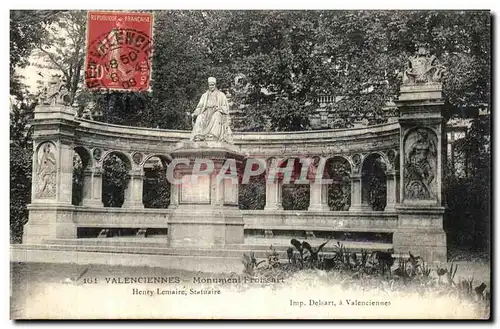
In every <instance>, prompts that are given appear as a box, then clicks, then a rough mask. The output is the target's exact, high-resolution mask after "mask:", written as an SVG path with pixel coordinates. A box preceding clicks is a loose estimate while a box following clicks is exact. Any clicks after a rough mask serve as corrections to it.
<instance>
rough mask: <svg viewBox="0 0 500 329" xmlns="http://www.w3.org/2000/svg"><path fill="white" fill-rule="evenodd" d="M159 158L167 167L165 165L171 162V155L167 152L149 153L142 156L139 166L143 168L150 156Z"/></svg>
mask: <svg viewBox="0 0 500 329" xmlns="http://www.w3.org/2000/svg"><path fill="white" fill-rule="evenodd" d="M155 157H156V158H159V159H160V161H161V164H162V165H163V166H165V168H167V166H168V165H169V164H170V162H172V157H171V156H170V155H169V154H160V153H151V154H148V155H147V156H145V157H144V159H143V160H142V162H141V168H142V169H144V166H145V165H146V164H147V163H148V160H150V159H151V158H155Z"/></svg>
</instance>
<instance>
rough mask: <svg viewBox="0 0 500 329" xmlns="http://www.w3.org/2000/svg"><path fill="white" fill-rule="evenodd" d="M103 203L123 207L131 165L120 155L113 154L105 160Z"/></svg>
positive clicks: (105, 205)
mask: <svg viewBox="0 0 500 329" xmlns="http://www.w3.org/2000/svg"><path fill="white" fill-rule="evenodd" d="M102 167H103V170H104V174H103V179H102V203H103V205H104V207H121V206H122V205H123V202H124V201H125V190H126V189H127V185H128V181H129V179H130V177H129V176H128V170H129V166H128V163H127V162H126V161H124V160H122V159H121V158H120V157H119V156H117V155H115V154H111V155H109V156H108V157H106V159H105V160H104V162H103V166H102Z"/></svg>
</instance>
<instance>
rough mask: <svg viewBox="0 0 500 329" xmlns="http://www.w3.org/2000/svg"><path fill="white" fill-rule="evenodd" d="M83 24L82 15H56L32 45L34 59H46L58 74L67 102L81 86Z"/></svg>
mask: <svg viewBox="0 0 500 329" xmlns="http://www.w3.org/2000/svg"><path fill="white" fill-rule="evenodd" d="M86 22H87V12H86V11H83V10H82V11H76V10H71V11H65V12H60V13H58V14H57V15H56V16H55V17H54V22H53V23H52V24H50V25H49V26H47V28H46V31H45V37H44V38H43V39H40V40H38V42H37V44H36V46H37V49H36V52H35V54H36V57H38V58H39V59H46V61H47V62H48V68H51V69H56V70H58V71H59V72H60V74H61V76H62V77H63V78H64V81H65V82H66V88H67V90H68V91H69V93H70V98H71V102H73V100H74V99H75V95H76V92H77V90H78V89H79V88H80V84H81V83H82V82H83V77H82V76H81V72H82V69H83V64H84V61H85V44H86ZM38 65H40V64H38Z"/></svg>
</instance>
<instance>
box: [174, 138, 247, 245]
mask: <svg viewBox="0 0 500 329" xmlns="http://www.w3.org/2000/svg"><path fill="white" fill-rule="evenodd" d="M171 155H172V158H173V161H176V162H178V163H177V164H176V165H175V168H174V169H173V170H174V171H173V176H174V178H175V179H176V180H178V181H179V182H177V183H179V184H178V185H177V186H176V188H175V189H173V191H176V193H177V200H178V204H177V206H176V207H175V209H174V210H173V213H172V216H171V218H170V220H169V222H168V243H169V246H171V247H202V248H210V247H223V246H224V245H226V244H238V243H243V225H244V224H243V215H242V213H241V211H240V210H239V208H238V180H237V173H236V172H234V170H235V169H237V168H241V166H242V163H243V158H244V156H243V154H240V153H239V152H238V151H237V149H236V148H234V146H232V145H229V144H225V143H218V142H186V143H181V144H180V145H178V148H177V149H175V150H174V151H173V152H172V153H171ZM197 161H201V162H203V163H206V162H208V163H213V166H214V167H213V170H210V172H206V173H203V174H198V175H196V174H195V172H194V171H195V169H196V162H197ZM181 162H182V163H181ZM187 163H189V164H187ZM228 163H231V164H234V165H233V166H229V169H230V170H231V173H233V174H234V176H235V179H234V180H233V179H231V178H227V177H228V175H227V174H226V176H223V175H222V174H219V173H220V172H221V169H222V170H223V171H224V172H226V173H228V172H227V171H226V169H227V168H228V167H227V166H228ZM198 169H201V170H202V171H203V170H205V169H206V165H205V164H202V165H201V168H198ZM206 171H208V170H206ZM224 177H226V178H224ZM172 184H175V182H172Z"/></svg>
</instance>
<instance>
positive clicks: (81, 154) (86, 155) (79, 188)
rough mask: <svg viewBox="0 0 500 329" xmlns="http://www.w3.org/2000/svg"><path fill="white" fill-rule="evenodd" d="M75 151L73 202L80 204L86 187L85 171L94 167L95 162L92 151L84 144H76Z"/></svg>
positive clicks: (76, 204)
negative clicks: (93, 161)
mask: <svg viewBox="0 0 500 329" xmlns="http://www.w3.org/2000/svg"><path fill="white" fill-rule="evenodd" d="M73 151H74V153H73V175H72V176H73V177H72V184H71V192H72V193H71V204H73V205H75V206H79V205H81V203H82V201H83V191H84V189H85V186H84V185H85V178H84V176H85V171H86V170H88V169H90V168H92V166H93V163H92V157H91V155H90V151H89V150H88V149H87V148H85V147H84V146H75V147H74V148H73ZM87 184H88V182H87Z"/></svg>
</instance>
